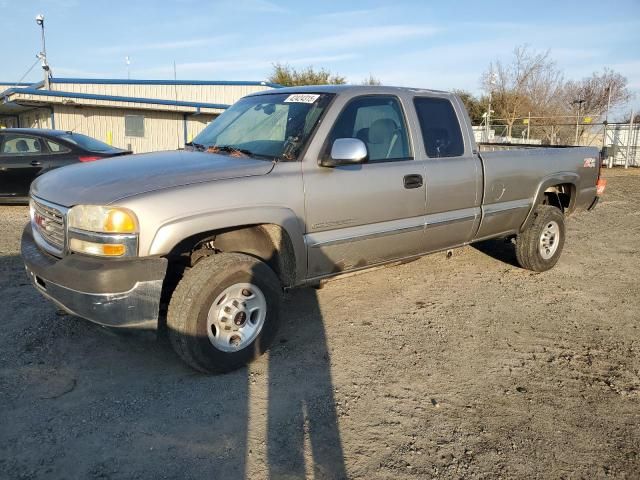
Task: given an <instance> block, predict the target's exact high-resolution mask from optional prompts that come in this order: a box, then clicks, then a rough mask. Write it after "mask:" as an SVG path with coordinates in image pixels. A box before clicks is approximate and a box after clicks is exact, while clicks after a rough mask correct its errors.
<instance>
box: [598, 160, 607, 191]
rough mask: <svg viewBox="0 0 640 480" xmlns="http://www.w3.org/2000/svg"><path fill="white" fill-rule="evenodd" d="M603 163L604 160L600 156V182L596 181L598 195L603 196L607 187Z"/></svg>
mask: <svg viewBox="0 0 640 480" xmlns="http://www.w3.org/2000/svg"><path fill="white" fill-rule="evenodd" d="M603 163H604V158H603V157H602V156H600V165H598V180H596V195H602V194H603V193H604V189H605V188H606V187H607V181H606V180H605V179H604V178H602V164H603Z"/></svg>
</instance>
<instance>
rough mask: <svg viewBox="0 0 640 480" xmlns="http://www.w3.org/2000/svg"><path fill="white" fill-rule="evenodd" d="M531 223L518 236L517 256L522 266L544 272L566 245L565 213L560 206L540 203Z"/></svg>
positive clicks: (550, 266) (554, 261)
mask: <svg viewBox="0 0 640 480" xmlns="http://www.w3.org/2000/svg"><path fill="white" fill-rule="evenodd" d="M533 215H534V218H533V222H531V225H529V227H528V228H527V229H526V230H525V231H524V232H522V233H521V234H519V235H518V237H517V238H516V258H517V259H518V263H519V264H520V266H521V267H522V268H526V269H528V270H533V271H534V272H544V271H545V270H549V269H550V268H552V267H553V266H554V265H555V264H556V263H557V262H558V259H559V258H560V254H561V253H562V247H563V246H564V233H565V227H564V215H563V213H562V211H560V209H559V208H556V207H552V206H550V205H539V206H538V207H537V208H536V209H535V211H534V212H533Z"/></svg>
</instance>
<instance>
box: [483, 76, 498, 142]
mask: <svg viewBox="0 0 640 480" xmlns="http://www.w3.org/2000/svg"><path fill="white" fill-rule="evenodd" d="M495 84H496V74H495V73H494V72H493V70H491V73H489V109H488V110H487V117H486V118H485V120H486V123H485V142H488V141H489V132H490V131H491V100H492V99H493V98H492V97H493V87H494V85H495Z"/></svg>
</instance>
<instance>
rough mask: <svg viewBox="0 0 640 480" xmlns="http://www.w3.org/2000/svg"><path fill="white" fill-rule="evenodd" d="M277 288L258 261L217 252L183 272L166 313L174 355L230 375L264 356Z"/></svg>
mask: <svg viewBox="0 0 640 480" xmlns="http://www.w3.org/2000/svg"><path fill="white" fill-rule="evenodd" d="M281 292H282V288H281V286H280V281H279V279H278V277H277V276H276V274H275V273H274V272H273V271H272V270H271V269H270V268H269V267H268V266H267V265H266V264H265V263H264V262H261V261H260V260H257V259H255V258H253V257H251V256H249V255H244V254H239V253H222V254H218V255H212V256H209V257H206V258H203V259H202V260H200V261H199V262H198V263H197V264H196V265H195V266H194V267H193V268H191V269H190V270H188V271H187V272H185V274H184V276H183V277H182V280H180V283H179V284H178V286H177V288H176V290H175V291H174V293H173V296H172V298H171V302H170V304H169V311H168V314H167V326H168V328H169V338H170V340H171V344H172V345H173V348H174V349H175V351H176V352H177V353H178V355H179V356H180V357H181V358H182V359H183V360H184V361H185V362H186V363H188V364H189V365H190V366H191V367H193V368H195V369H196V370H199V371H201V372H206V373H222V372H228V371H231V370H235V369H237V368H240V367H242V366H243V365H245V364H247V363H249V362H251V361H252V360H254V359H255V358H257V357H259V356H260V355H262V353H264V352H265V351H266V350H267V348H268V347H269V345H270V344H271V341H272V340H273V337H274V336H275V334H276V332H277V329H278V323H279V315H280V302H281V297H282V294H281Z"/></svg>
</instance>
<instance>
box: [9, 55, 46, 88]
mask: <svg viewBox="0 0 640 480" xmlns="http://www.w3.org/2000/svg"><path fill="white" fill-rule="evenodd" d="M39 61H40V59H39V58H37V59H36V61H35V62H33V65H31V66H30V67H29V70H27V71H26V73H25V74H24V75H22V77H20V80H18V81H17V82H16V84H15V85H14V87H18V86H20V84H21V83H22V80H24V79H25V77H26V76H27V75H29V72H31V70H33V67H35V66H36V65H37V64H38V62H39Z"/></svg>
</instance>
